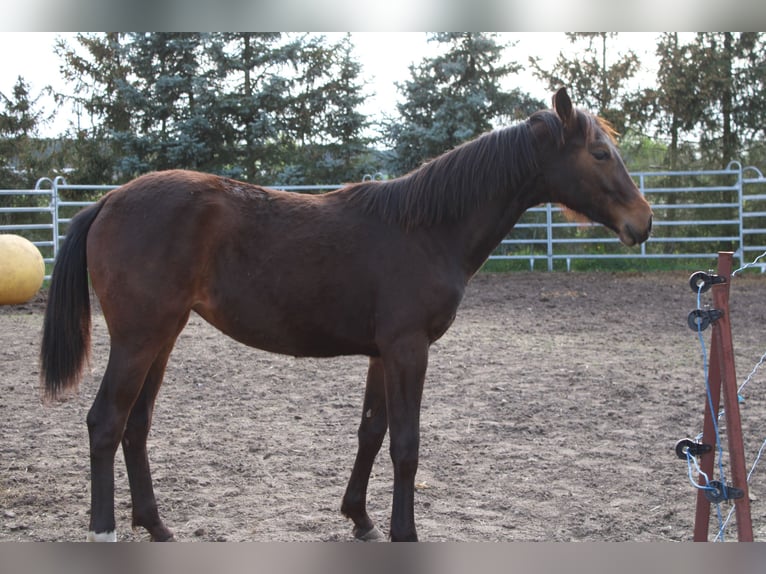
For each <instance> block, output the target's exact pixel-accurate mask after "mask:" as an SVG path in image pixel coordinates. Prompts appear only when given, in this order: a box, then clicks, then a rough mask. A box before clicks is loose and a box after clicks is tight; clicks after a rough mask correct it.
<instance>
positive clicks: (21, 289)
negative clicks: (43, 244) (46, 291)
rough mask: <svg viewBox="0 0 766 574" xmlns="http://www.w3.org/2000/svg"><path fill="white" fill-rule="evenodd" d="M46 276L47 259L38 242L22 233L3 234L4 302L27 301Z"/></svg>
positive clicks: (0, 281) (0, 296)
mask: <svg viewBox="0 0 766 574" xmlns="http://www.w3.org/2000/svg"><path fill="white" fill-rule="evenodd" d="M44 277H45V262H44V261H43V256H42V255H41V254H40V251H39V250H38V249H37V247H36V246H35V245H34V243H32V242H31V241H29V240H28V239H25V238H24V237H21V236H20V235H0V305H17V304H19V303H26V302H27V301H29V300H30V299H31V298H32V297H34V296H35V294H36V293H37V292H38V291H39V290H40V287H42V284H43V278H44Z"/></svg>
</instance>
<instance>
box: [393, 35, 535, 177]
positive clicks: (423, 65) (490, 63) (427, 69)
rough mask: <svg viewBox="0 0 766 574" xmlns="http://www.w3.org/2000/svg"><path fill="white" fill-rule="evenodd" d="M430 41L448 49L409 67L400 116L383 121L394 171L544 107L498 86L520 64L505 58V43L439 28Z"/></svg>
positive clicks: (515, 91)
mask: <svg viewBox="0 0 766 574" xmlns="http://www.w3.org/2000/svg"><path fill="white" fill-rule="evenodd" d="M429 41H433V42H438V43H439V44H441V45H443V46H445V48H446V52H445V53H444V54H442V55H439V56H436V57H434V58H425V59H423V60H422V61H421V62H420V63H419V64H418V65H412V66H410V79H409V80H407V81H406V82H404V83H403V84H397V87H398V88H399V91H400V92H401V93H402V95H403V96H404V98H405V101H404V102H403V103H401V104H398V105H397V109H398V112H399V117H398V118H395V119H393V120H390V121H389V122H388V124H387V126H385V135H386V137H387V139H388V140H389V141H390V142H391V143H392V145H393V148H394V152H395V154H394V161H393V165H392V168H393V171H394V172H398V173H403V172H406V171H409V170H411V169H413V168H415V167H417V166H418V165H419V164H420V163H422V162H423V161H424V160H427V159H430V158H432V157H435V156H437V155H439V154H441V153H443V152H445V151H446V150H448V149H450V148H452V147H455V146H456V145H458V144H460V143H462V142H464V141H466V140H468V139H471V138H473V137H476V136H478V135H479V134H481V133H483V132H486V131H488V130H490V129H492V128H493V127H495V126H496V125H497V124H498V123H501V122H503V123H505V122H508V121H509V120H512V119H520V118H523V117H526V116H527V115H529V113H531V112H532V111H534V110H536V109H539V108H542V107H544V104H543V103H542V102H539V101H535V100H533V99H532V98H531V97H530V96H528V95H527V94H523V93H521V92H520V91H519V90H513V91H511V92H505V91H503V90H502V89H501V87H500V83H501V81H502V80H503V79H505V78H506V77H508V76H509V75H511V74H513V73H515V72H517V71H518V70H519V69H520V66H519V65H518V64H516V63H513V62H503V51H504V49H505V46H503V45H500V44H498V43H497V41H496V38H495V36H494V35H492V34H483V33H472V32H468V33H453V32H450V33H439V34H433V35H431V36H430V38H429Z"/></svg>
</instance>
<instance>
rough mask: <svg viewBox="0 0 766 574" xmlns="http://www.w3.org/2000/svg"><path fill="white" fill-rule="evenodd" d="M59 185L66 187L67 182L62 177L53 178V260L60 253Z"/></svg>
mask: <svg viewBox="0 0 766 574" xmlns="http://www.w3.org/2000/svg"><path fill="white" fill-rule="evenodd" d="M59 185H66V180H65V179H64V178H63V177H62V176H60V175H59V176H57V177H55V178H53V199H52V207H53V258H54V259H55V258H56V256H57V255H58V252H59V235H60V233H59Z"/></svg>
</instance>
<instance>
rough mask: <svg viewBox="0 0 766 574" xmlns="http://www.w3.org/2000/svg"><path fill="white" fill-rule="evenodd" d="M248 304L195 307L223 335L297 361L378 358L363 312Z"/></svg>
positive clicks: (273, 303)
mask: <svg viewBox="0 0 766 574" xmlns="http://www.w3.org/2000/svg"><path fill="white" fill-rule="evenodd" d="M257 299H258V301H257V302H251V303H250V304H233V302H232V301H228V304H213V305H197V306H195V307H194V310H195V311H196V312H197V313H198V314H199V315H200V316H202V317H203V318H204V319H205V320H206V321H208V322H209V323H210V324H212V325H213V326H214V327H216V328H217V329H219V330H220V331H221V332H223V333H224V334H226V335H227V336H229V337H231V338H232V339H234V340H236V341H239V342H240V343H243V344H245V345H248V346H250V347H255V348H258V349H263V350H265V351H270V352H273V353H280V354H284V355H292V356H296V357H334V356H340V355H368V356H376V355H377V354H378V351H377V347H376V345H375V341H374V334H373V327H372V325H371V324H370V323H371V322H370V321H367V320H365V319H364V318H363V317H364V313H361V314H357V313H354V312H352V311H351V310H350V309H347V308H346V309H340V310H338V309H336V308H331V307H332V306H331V305H328V304H327V303H326V302H325V304H324V305H320V304H316V305H303V304H301V300H300V299H299V298H296V299H295V300H294V302H293V303H292V304H290V303H289V302H288V303H286V304H285V303H279V302H277V301H275V300H270V299H269V298H263V297H257Z"/></svg>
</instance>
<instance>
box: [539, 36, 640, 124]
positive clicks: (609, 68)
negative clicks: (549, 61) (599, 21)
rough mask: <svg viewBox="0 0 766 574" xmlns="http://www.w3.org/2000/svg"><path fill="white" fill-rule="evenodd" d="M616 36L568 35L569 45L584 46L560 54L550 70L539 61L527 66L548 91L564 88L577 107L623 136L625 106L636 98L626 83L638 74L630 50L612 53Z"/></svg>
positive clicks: (637, 64)
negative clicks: (611, 126)
mask: <svg viewBox="0 0 766 574" xmlns="http://www.w3.org/2000/svg"><path fill="white" fill-rule="evenodd" d="M616 35H617V32H573V33H567V37H568V38H569V41H570V42H571V43H572V44H580V43H582V42H585V43H586V47H585V48H584V49H583V50H581V51H576V52H573V53H572V54H571V55H564V53H563V52H560V53H559V55H558V58H557V59H556V63H555V64H554V66H553V68H552V69H551V70H545V69H543V68H542V67H541V66H540V61H539V58H535V57H530V58H529V63H530V64H531V66H532V68H533V69H534V72H535V75H536V76H537V77H538V78H540V79H541V80H543V81H544V82H546V83H547V85H548V88H549V90H551V92H553V91H555V90H556V89H558V88H560V87H561V86H566V87H567V89H569V91H570V95H571V97H572V100H573V101H576V102H577V103H578V106H580V107H583V108H585V109H589V110H591V111H593V112H597V113H598V114H599V115H600V116H602V117H604V118H606V119H607V120H609V122H611V124H612V125H613V126H614V127H615V129H616V130H617V131H618V132H620V133H625V131H626V128H627V123H628V118H627V116H626V112H625V108H626V104H627V103H628V102H629V101H630V100H631V99H633V98H635V95H634V94H630V93H628V92H627V90H626V88H625V84H626V82H627V81H628V80H629V79H630V78H632V77H633V76H634V75H635V74H636V73H637V72H638V70H639V68H640V62H639V60H638V56H636V54H635V53H634V52H632V51H630V50H628V51H627V52H626V53H624V54H619V53H617V54H615V52H614V50H613V49H612V48H611V47H610V45H609V40H613V39H614V38H615V36H616Z"/></svg>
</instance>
